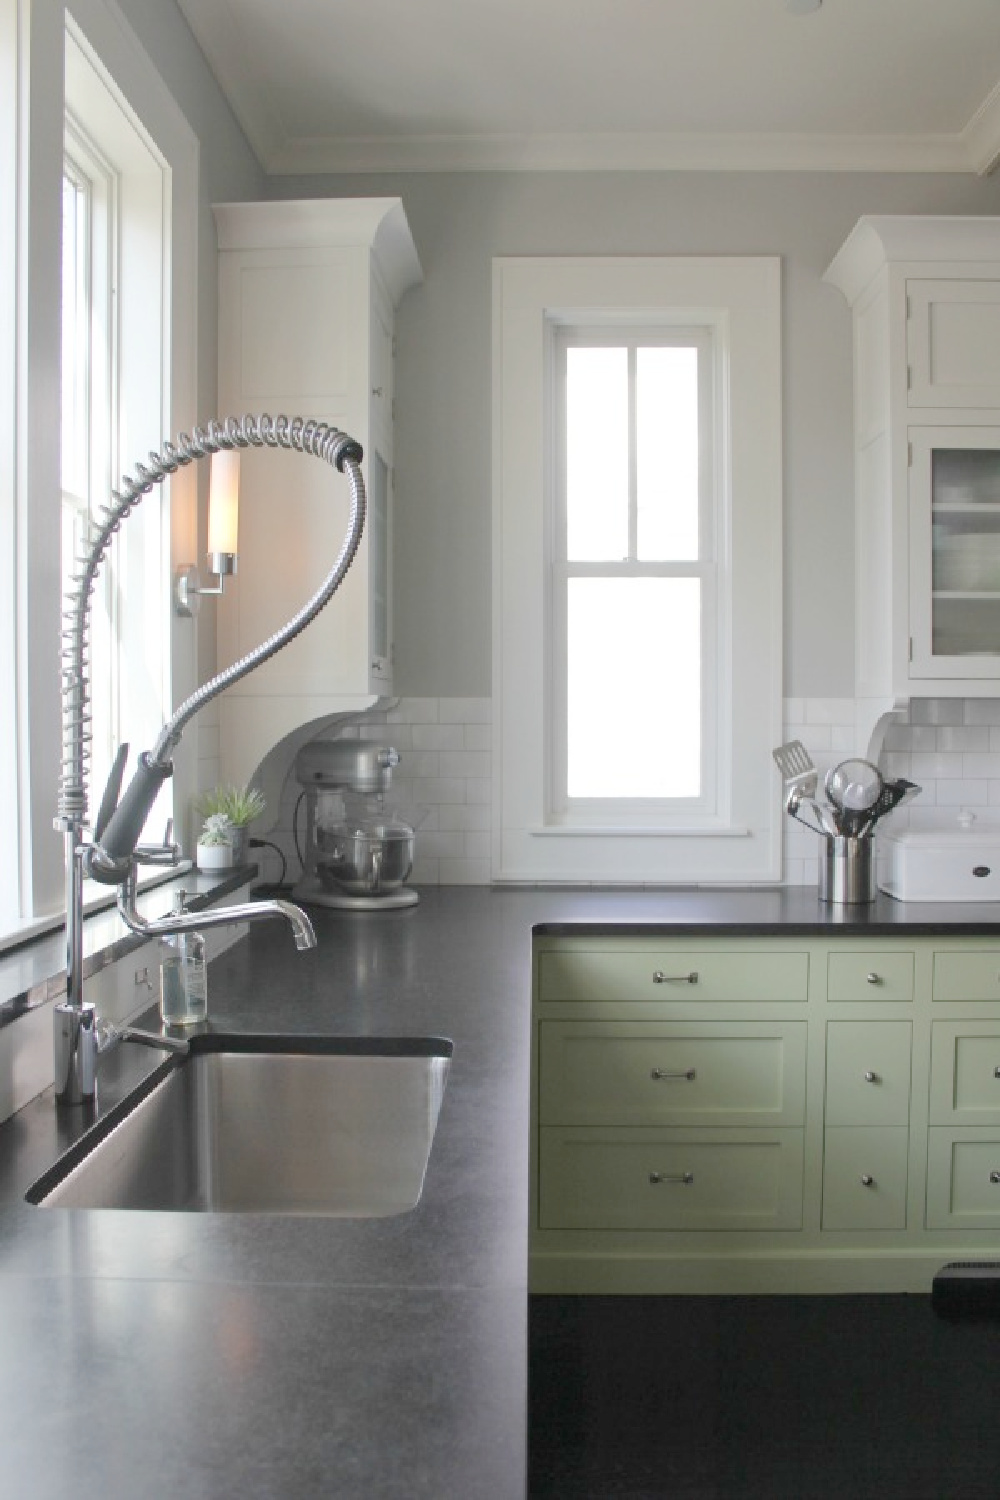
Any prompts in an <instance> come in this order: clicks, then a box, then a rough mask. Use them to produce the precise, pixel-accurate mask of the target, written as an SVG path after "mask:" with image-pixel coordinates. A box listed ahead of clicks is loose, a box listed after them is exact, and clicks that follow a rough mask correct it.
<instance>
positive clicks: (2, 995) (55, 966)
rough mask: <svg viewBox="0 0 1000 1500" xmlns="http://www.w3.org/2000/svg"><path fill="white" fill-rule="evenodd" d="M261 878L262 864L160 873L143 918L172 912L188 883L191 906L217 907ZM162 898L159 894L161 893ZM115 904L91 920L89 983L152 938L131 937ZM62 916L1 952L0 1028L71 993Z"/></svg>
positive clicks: (94, 912)
mask: <svg viewBox="0 0 1000 1500" xmlns="http://www.w3.org/2000/svg"><path fill="white" fill-rule="evenodd" d="M256 875H257V866H256V865H244V866H241V867H239V868H236V869H229V870H223V871H220V872H219V874H218V875H208V874H201V873H200V872H199V871H198V870H196V869H195V867H194V866H193V865H192V864H191V862H190V861H189V860H185V861H184V862H183V863H182V865H181V866H179V867H177V868H171V869H167V870H157V871H156V872H155V873H154V874H152V875H151V876H150V878H149V879H148V880H146V881H144V882H143V885H142V887H141V888H140V897H139V902H140V910H141V911H142V914H143V916H145V917H147V918H150V919H152V918H155V917H158V916H163V915H165V914H166V913H167V912H168V911H169V910H170V904H171V903H170V899H169V891H170V888H171V887H172V886H173V885H176V884H179V883H180V882H181V881H183V883H184V886H185V889H186V890H187V891H188V892H189V893H190V897H191V900H190V906H191V908H192V909H193V910H195V911H197V910H198V909H199V908H202V907H206V906H212V905H213V904H214V903H215V902H216V901H217V900H218V899H219V898H221V897H223V896H227V895H229V894H230V893H231V892H233V891H235V890H239V889H240V888H241V887H243V886H248V885H249V884H250V882H251V881H252V880H253V879H254V878H255V877H256ZM157 890H159V891H160V894H159V895H157V894H156V891H157ZM109 895H110V905H109V900H106V899H104V898H103V896H102V897H99V898H98V899H97V902H96V905H95V906H94V907H92V908H91V911H90V913H89V915H87V916H86V917H85V921H84V928H83V943H84V959H83V975H84V980H85V981H86V980H87V979H89V978H92V977H93V975H95V974H99V973H100V972H101V971H102V970H103V969H105V968H107V967H108V965H110V964H113V963H116V962H117V961H118V960H119V959H120V958H122V957H124V956H125V955H126V954H127V953H130V952H132V951H134V950H135V949H137V948H140V947H142V945H143V943H145V942H148V941H149V939H148V938H145V937H142V936H140V935H139V934H138V933H134V932H130V931H129V930H128V928H127V927H126V926H125V924H124V922H123V921H122V919H121V917H119V915H118V913H117V911H116V910H114V901H115V893H114V891H111V892H110V893H109ZM64 925H65V924H64V921H63V917H62V914H61V913H60V914H59V915H58V916H56V917H53V918H50V919H49V920H48V921H47V922H45V923H42V924H40V925H39V930H37V931H35V932H34V933H33V934H29V935H27V936H21V937H19V938H15V940H14V941H15V944H16V946H13V947H10V948H9V949H8V950H7V951H6V952H2V953H0V1028H2V1027H4V1026H7V1025H9V1024H10V1023H11V1022H13V1021H16V1020H17V1019H18V1018H19V1017H20V1016H22V1015H25V1014H27V1013H28V1012H29V1011H32V1010H35V1009H37V1008H38V1006H40V1005H45V1004H46V1003H48V1002H49V1001H52V1000H55V999H58V998H61V997H62V996H63V995H64V993H65V988H66V957H65V939H64Z"/></svg>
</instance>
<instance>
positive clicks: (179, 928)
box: [118, 867, 316, 953]
mask: <svg viewBox="0 0 1000 1500" xmlns="http://www.w3.org/2000/svg"><path fill="white" fill-rule="evenodd" d="M180 895H181V897H183V895H184V892H183V891H182V892H180ZM135 896H136V883H135V874H134V867H133V873H132V874H131V875H130V876H129V879H128V880H126V881H125V883H124V885H122V886H120V887H119V889H118V915H119V916H120V917H121V919H122V921H123V922H124V923H125V925H126V927H128V928H129V929H130V930H131V931H132V932H136V933H138V934H139V935H140V937H147V938H159V937H173V936H174V934H175V933H178V932H194V931H196V930H197V931H199V932H200V931H202V929H203V928H206V927H231V926H233V924H234V923H236V922H259V921H261V919H262V918H264V917H284V919H285V921H286V922H288V923H289V924H290V926H291V929H292V936H293V938H294V939H295V946H296V948H297V949H298V950H299V952H300V953H302V952H305V950H306V949H308V948H315V946H316V933H315V930H314V928H313V924H312V922H311V921H310V920H309V918H308V917H307V916H306V914H305V912H304V911H303V910H302V908H301V907H300V906H296V905H295V903H294V902H292V901H244V902H240V903H238V904H236V905H234V906H216V907H213V908H209V909H208V910H205V911H179V912H178V911H175V912H171V913H170V914H169V915H168V916H165V917H154V918H153V919H152V920H151V921H147V919H146V918H145V917H143V916H140V914H139V912H138V911H137V909H136V904H135Z"/></svg>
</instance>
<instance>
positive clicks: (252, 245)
mask: <svg viewBox="0 0 1000 1500" xmlns="http://www.w3.org/2000/svg"><path fill="white" fill-rule="evenodd" d="M215 216H216V223H217V226H218V237H219V409H220V415H223V416H230V415H234V416H235V415H240V414H242V413H244V412H252V413H260V412H269V413H270V414H271V415H272V416H277V415H279V414H284V415H286V416H289V417H292V416H302V417H307V418H309V417H313V418H317V419H319V420H321V421H324V422H328V423H330V424H332V425H333V426H335V427H339V428H340V429H342V430H343V431H344V432H347V433H349V434H350V435H351V436H352V437H354V438H356V439H357V440H358V442H360V443H361V445H362V447H363V449H364V461H363V464H362V469H363V473H364V478H365V486H366V490H367V495H368V515H367V518H366V523H365V530H364V535H363V537H362V541H361V545H360V548H359V550H358V554H357V557H356V559H355V561H354V563H353V564H352V566H351V568H350V571H349V572H348V574H347V576H346V578H345V580H344V582H343V583H342V585H341V587H340V589H339V590H338V591H337V593H336V594H335V595H334V597H333V599H332V600H331V601H330V603H329V604H328V605H327V606H326V608H325V609H324V610H323V611H322V613H321V614H320V615H319V616H318V617H317V619H316V620H315V621H314V622H313V623H312V624H311V625H310V626H309V627H308V629H306V630H305V631H303V632H302V634H301V635H299V636H298V637H297V638H296V639H295V640H294V641H292V642H291V644H290V645H288V646H287V647H286V648H285V649H284V650H283V651H281V652H279V653H278V655H277V656H276V657H274V658H272V659H271V660H270V661H269V662H266V663H265V664H264V665H263V666H262V667H260V668H258V670H257V671H255V672H253V673H251V674H250V675H249V677H247V678H245V679H243V681H242V682H240V683H238V684H237V685H236V686H235V687H233V688H230V689H229V690H228V691H227V692H226V693H225V694H224V696H223V698H222V699H221V700H220V726H221V747H220V750H221V762H222V773H223V776H224V778H225V779H226V780H227V781H229V780H232V781H235V782H237V783H242V782H243V781H245V780H247V779H248V778H249V777H250V776H251V775H252V774H253V772H254V771H255V769H256V767H257V765H258V763H259V762H260V761H261V759H262V758H263V756H264V755H265V754H266V753H267V751H269V750H270V749H271V748H272V746H274V745H275V744H276V743H277V742H278V741H280V740H282V739H283V738H284V737H285V736H286V735H288V734H289V733H291V732H292V731H293V730H296V729H298V728H299V727H300V726H301V725H303V724H306V723H310V722H312V721H314V720H316V719H322V718H325V717H327V716H329V715H330V714H334V713H340V712H347V711H352V710H354V709H359V708H364V707H367V706H369V705H370V704H371V703H373V702H374V701H375V700H376V699H377V698H378V697H379V696H381V695H385V694H389V693H391V692H392V613H391V610H392V579H391V557H392V501H393V490H394V469H393V411H394V398H393V358H394V317H395V309H396V306H397V304H398V302H399V300H400V298H401V297H402V296H403V294H404V292H405V291H406V290H407V289H408V288H409V287H411V286H414V285H415V284H416V283H418V282H419V281H420V280H421V279H422V272H421V269H420V263H419V261H418V259H417V254H416V250H415V247H414V244H413V240H412V237H411V235H410V230H409V226H408V224H407V221H406V216H405V214H404V212H403V206H402V203H401V201H400V200H399V199H398V198H362V199H316V200H307V201H301V202H277V203H230V204H221V205H216V207H215ZM349 502H350V489H349V486H348V483H347V480H346V479H345V478H344V476H343V475H341V474H338V473H336V472H335V471H334V470H333V469H331V468H329V467H328V466H327V465H325V464H320V463H316V462H315V461H312V460H309V459H306V458H303V456H302V455H301V454H297V453H289V452H283V451H275V450H272V449H264V450H261V449H251V450H250V451H248V452H245V453H244V454H243V455H242V460H241V478H240V534H239V571H238V573H237V575H236V577H235V579H233V580H232V584H231V585H227V589H226V593H225V595H224V597H223V598H222V599H221V600H220V602H219V614H218V665H219V668H220V669H222V668H225V667H226V666H228V665H229V664H230V663H232V662H233V661H236V660H237V659H238V658H240V657H241V656H242V655H244V653H245V652H247V651H249V650H252V649H253V648H254V647H255V646H257V645H259V643H260V642H261V641H263V640H265V639H266V638H267V637H268V636H269V635H270V634H271V633H272V632H274V631H275V630H277V629H279V628H280V626H281V625H282V624H283V623H284V622H285V621H286V620H287V619H289V618H290V617H291V616H292V615H294V614H295V613H296V612H297V611H298V610H299V609H300V608H301V606H302V605H303V604H304V603H305V601H306V600H307V599H308V598H309V597H310V596H311V595H312V594H313V593H314V592H315V590H316V589H317V588H318V587H319V586H320V584H321V583H322V581H323V579H324V578H325V576H326V575H327V573H328V572H329V570H330V568H331V566H332V564H333V561H334V559H335V558H336V556H337V554H338V552H339V551H340V547H341V544H342V542H343V539H344V535H345V532H346V527H347V517H348V509H349Z"/></svg>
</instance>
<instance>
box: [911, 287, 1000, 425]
mask: <svg viewBox="0 0 1000 1500" xmlns="http://www.w3.org/2000/svg"><path fill="white" fill-rule="evenodd" d="M906 294H907V302H908V307H909V323H908V325H907V362H908V365H909V370H910V386H909V391H908V395H907V403H908V405H909V406H911V407H920V406H936V407H964V408H970V407H1000V280H997V279H991V280H987V279H985V278H984V279H978V280H976V279H969V280H962V281H947V280H945V279H944V278H943V277H941V278H935V279H934V280H916V279H914V280H911V281H908V282H907V283H906Z"/></svg>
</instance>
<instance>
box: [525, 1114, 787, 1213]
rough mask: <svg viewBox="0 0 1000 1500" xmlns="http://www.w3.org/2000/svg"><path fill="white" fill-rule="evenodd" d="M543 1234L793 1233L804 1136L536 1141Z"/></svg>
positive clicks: (549, 1133)
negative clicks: (584, 1231)
mask: <svg viewBox="0 0 1000 1500" xmlns="http://www.w3.org/2000/svg"><path fill="white" fill-rule="evenodd" d="M538 1223H539V1227H540V1228H541V1229H661V1230H679V1229H686V1230H704V1229H797V1228H798V1227H799V1226H800V1225H801V1223H802V1131H801V1130H741V1131H739V1132H730V1131H715V1132H705V1131H694V1130H688V1131H684V1130H632V1129H623V1130H614V1129H606V1130H592V1129H566V1128H559V1127H554V1128H549V1129H543V1130H542V1131H541V1132H540V1143H539V1201H538Z"/></svg>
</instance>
